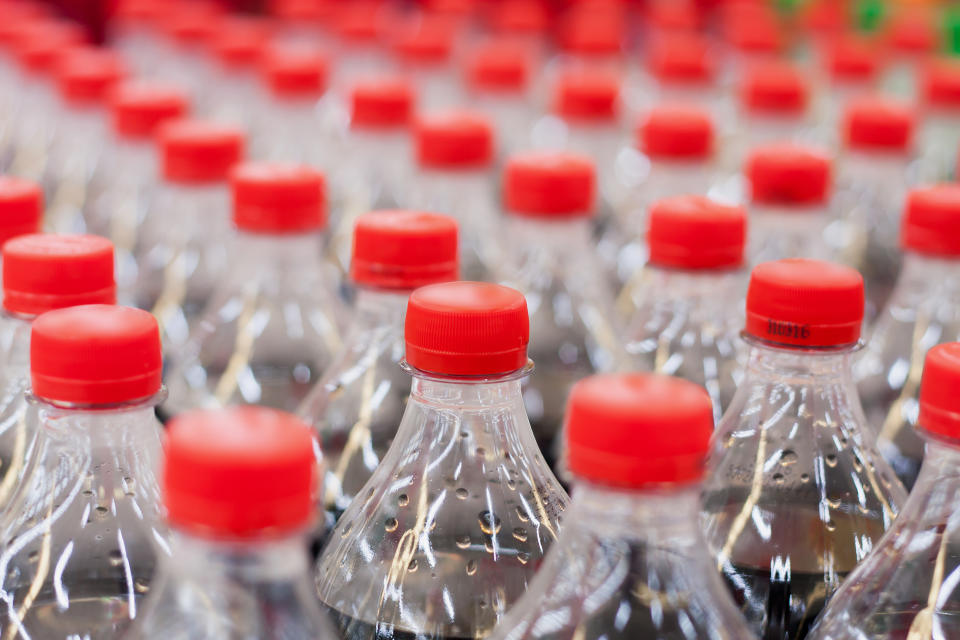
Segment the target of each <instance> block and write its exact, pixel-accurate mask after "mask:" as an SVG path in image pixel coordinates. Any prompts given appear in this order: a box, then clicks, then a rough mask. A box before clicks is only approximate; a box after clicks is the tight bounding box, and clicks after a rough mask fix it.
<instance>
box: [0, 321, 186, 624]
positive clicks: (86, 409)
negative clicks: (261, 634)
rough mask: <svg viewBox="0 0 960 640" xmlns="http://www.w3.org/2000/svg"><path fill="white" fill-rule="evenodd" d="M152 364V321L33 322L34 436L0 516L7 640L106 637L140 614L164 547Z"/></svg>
mask: <svg viewBox="0 0 960 640" xmlns="http://www.w3.org/2000/svg"><path fill="white" fill-rule="evenodd" d="M161 360H162V358H161V349H160V334H159V332H158V330H157V322H156V320H154V318H153V316H151V315H150V314H149V313H147V312H146V311H142V310H140V309H131V308H129V307H117V306H110V305H84V306H80V307H71V308H69V309H58V310H55V311H49V312H47V313H45V314H43V315H42V316H40V317H39V318H37V319H36V320H34V321H33V325H32V328H31V335H30V376H31V382H32V384H31V388H30V391H29V393H30V395H29V398H30V401H31V405H32V406H31V407H30V408H29V410H28V416H27V420H28V421H30V422H31V423H32V424H33V427H32V428H33V429H35V430H36V432H37V436H36V441H35V443H34V445H33V451H32V452H31V457H30V461H29V462H28V465H27V469H26V472H25V473H24V475H23V478H22V479H21V481H20V483H19V484H18V486H17V489H16V491H14V493H13V495H12V497H11V499H10V502H9V503H8V505H7V507H6V509H4V511H3V512H2V514H0V539H2V540H3V545H2V546H0V569H2V572H0V602H2V603H3V604H2V608H3V618H4V622H5V624H4V631H5V633H6V634H7V635H8V636H9V637H10V638H11V639H16V640H28V639H29V638H51V639H52V638H89V639H90V640H108V639H109V638H116V637H117V636H118V635H119V634H121V633H123V632H124V631H125V630H126V629H127V628H128V627H129V626H130V624H131V622H132V621H133V620H134V619H135V618H136V617H137V615H138V613H139V610H140V608H141V603H142V599H143V596H144V594H145V593H146V592H147V591H149V589H150V585H151V581H152V579H153V575H154V569H155V565H156V562H157V556H158V554H163V553H164V552H165V551H166V550H167V549H166V544H167V543H166V533H165V528H164V526H163V524H162V522H161V521H160V504H159V492H160V487H159V484H158V483H159V477H158V474H159V472H160V458H161V445H160V436H161V426H160V423H159V422H158V421H157V418H156V416H155V415H154V405H155V404H156V402H157V400H158V399H160V398H161V397H162V396H163V390H162V389H163V388H162V386H161V382H160V369H161ZM91 363H96V365H95V366H92V364H91Z"/></svg>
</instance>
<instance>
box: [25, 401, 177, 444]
mask: <svg viewBox="0 0 960 640" xmlns="http://www.w3.org/2000/svg"><path fill="white" fill-rule="evenodd" d="M160 397H162V396H160V394H158V396H154V397H151V398H149V399H147V400H145V401H143V402H138V403H136V404H131V405H128V406H123V407H117V408H111V407H100V406H97V405H87V406H83V407H69V406H61V405H57V404H54V403H51V402H47V401H45V400H42V399H41V400H36V405H37V411H38V414H39V419H40V424H41V425H42V427H43V431H44V433H45V434H46V435H47V436H49V437H51V438H53V439H56V440H76V441H79V442H84V443H87V445H88V446H89V448H91V449H102V448H123V447H136V446H137V443H138V442H149V441H151V440H154V439H157V438H159V431H158V427H159V423H158V422H157V417H156V414H155V413H154V407H155V406H156V404H157V401H158V399H159V398H160Z"/></svg>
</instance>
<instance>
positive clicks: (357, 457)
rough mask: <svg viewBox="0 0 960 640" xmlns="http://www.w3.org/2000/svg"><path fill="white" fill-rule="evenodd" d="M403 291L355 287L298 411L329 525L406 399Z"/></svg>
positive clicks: (380, 451)
mask: <svg viewBox="0 0 960 640" xmlns="http://www.w3.org/2000/svg"><path fill="white" fill-rule="evenodd" d="M408 297H409V292H408V291H403V292H389V291H379V290H375V289H358V291H357V297H356V302H355V305H356V311H355V312H354V314H353V316H352V318H351V321H350V330H349V333H348V334H347V337H346V340H345V342H344V348H343V350H342V351H340V353H339V355H338V356H337V357H336V359H335V360H334V362H333V364H332V365H331V366H330V368H328V369H327V370H326V371H325V372H324V373H323V377H321V378H320V381H319V382H318V383H317V385H316V386H315V387H314V388H313V390H312V391H311V392H310V394H309V395H308V396H307V399H306V400H305V401H304V402H303V404H302V405H301V406H300V408H299V409H298V411H297V413H299V415H300V417H302V418H303V419H304V420H305V421H306V422H308V423H309V424H311V425H312V426H313V428H314V429H315V430H316V432H317V435H318V436H319V439H320V443H321V446H322V447H323V460H324V467H325V470H326V476H325V478H324V483H323V484H324V507H325V509H326V510H327V516H328V521H329V522H333V521H334V520H336V518H338V517H339V516H340V515H341V514H342V513H343V511H344V510H345V509H346V508H347V507H348V506H349V505H350V503H351V502H352V501H353V499H354V498H355V497H356V496H357V494H358V493H359V492H360V490H361V489H362V488H363V487H364V485H366V484H367V481H369V480H370V476H371V475H372V474H373V471H374V469H376V468H377V465H378V464H379V463H380V460H382V459H383V456H384V455H385V454H386V452H387V450H388V449H389V448H390V445H391V444H392V443H393V438H394V435H396V433H397V424H398V423H399V418H400V416H401V415H403V408H404V405H405V404H406V401H407V396H408V395H409V394H410V376H409V375H407V374H406V373H405V372H404V371H403V369H401V367H400V362H401V360H403V352H404V341H403V322H404V318H405V317H406V311H407V298H408Z"/></svg>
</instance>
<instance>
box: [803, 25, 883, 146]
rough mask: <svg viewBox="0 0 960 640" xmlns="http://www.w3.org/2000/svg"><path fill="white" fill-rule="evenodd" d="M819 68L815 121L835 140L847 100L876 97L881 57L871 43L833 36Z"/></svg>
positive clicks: (867, 39)
mask: <svg viewBox="0 0 960 640" xmlns="http://www.w3.org/2000/svg"><path fill="white" fill-rule="evenodd" d="M820 56H821V65H822V67H823V72H822V73H823V76H824V77H823V78H822V83H823V85H824V86H823V87H822V91H821V92H820V98H821V100H820V102H821V104H820V105H818V107H819V109H818V111H819V119H820V121H821V122H822V123H823V126H825V127H827V128H828V130H829V137H830V138H831V139H835V136H836V135H837V133H838V127H837V125H838V123H839V122H840V119H841V117H842V116H843V113H844V108H845V107H846V105H847V103H849V102H850V101H851V100H856V99H859V98H863V97H865V96H870V95H873V94H875V93H876V91H877V89H878V85H879V78H880V74H881V73H882V72H883V58H882V56H883V53H882V51H881V50H880V47H878V46H877V45H876V43H875V42H874V40H871V39H869V38H867V37H864V36H860V35H851V34H843V35H836V36H834V37H833V39H832V41H830V42H828V43H827V44H826V45H825V46H824V47H823V51H822V52H821V54H820Z"/></svg>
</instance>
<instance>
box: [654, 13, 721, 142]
mask: <svg viewBox="0 0 960 640" xmlns="http://www.w3.org/2000/svg"><path fill="white" fill-rule="evenodd" d="M663 4H666V3H663ZM716 54H717V51H716V49H715V47H713V45H712V44H711V42H710V40H708V39H707V38H706V37H705V36H702V35H700V34H697V33H696V32H687V31H678V32H670V33H657V34H655V35H654V37H652V38H651V39H650V42H649V43H648V44H647V48H646V70H645V71H646V75H647V76H648V77H647V78H646V82H645V84H646V85H647V86H648V88H647V91H645V92H644V93H645V94H647V95H644V96H639V98H640V99H641V100H642V103H646V104H648V105H649V107H650V108H655V107H656V106H658V105H670V104H687V105H697V106H698V107H700V108H702V109H705V110H706V111H707V112H708V113H709V114H710V117H711V119H712V120H714V121H715V122H717V123H724V124H726V122H727V120H729V114H727V113H726V109H725V108H724V104H723V97H722V93H721V91H720V86H719V82H718V79H717V62H716V59H717V56H716ZM650 94H652V95H650Z"/></svg>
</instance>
